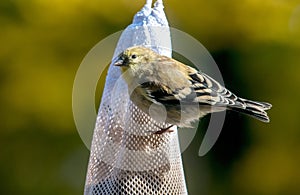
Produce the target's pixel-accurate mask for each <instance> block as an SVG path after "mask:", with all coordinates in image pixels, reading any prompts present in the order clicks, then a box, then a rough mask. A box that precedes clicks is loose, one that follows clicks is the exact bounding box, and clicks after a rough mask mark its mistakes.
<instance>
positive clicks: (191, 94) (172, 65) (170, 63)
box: [141, 56, 246, 108]
mask: <svg viewBox="0 0 300 195" xmlns="http://www.w3.org/2000/svg"><path fill="white" fill-rule="evenodd" d="M156 63H157V64H158V67H159V69H160V70H159V71H158V72H159V73H161V74H162V75H158V78H159V80H155V79H153V80H151V79H150V80H149V82H146V83H144V84H142V86H141V87H142V88H143V89H144V90H145V92H146V93H145V94H147V96H148V98H150V99H151V100H152V101H153V102H155V101H156V102H160V103H162V104H170V105H174V104H180V102H184V103H199V104H204V105H209V106H221V107H226V106H229V107H238V108H245V107H246V105H245V103H244V102H243V101H241V100H240V99H239V98H238V97H237V96H236V95H235V94H233V93H232V92H230V91H229V90H227V89H226V88H225V87H223V86H222V85H221V84H220V83H218V82H217V81H216V80H214V79H213V78H211V77H210V76H208V75H206V74H205V73H202V72H199V71H197V70H196V69H194V68H192V67H190V66H187V65H185V64H183V63H181V62H179V61H176V60H174V59H171V58H167V57H164V56H160V57H159V59H158V60H157V61H156Z"/></svg>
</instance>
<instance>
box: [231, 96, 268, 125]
mask: <svg viewBox="0 0 300 195" xmlns="http://www.w3.org/2000/svg"><path fill="white" fill-rule="evenodd" d="M238 100H239V101H240V102H241V103H242V104H244V105H245V107H231V108H230V109H231V110H234V111H237V112H241V113H244V114H247V115H249V116H252V117H254V118H256V119H258V120H260V121H262V122H265V123H268V122H270V119H269V117H268V114H267V112H266V111H265V110H269V109H270V108H271V107H272V105H271V104H269V103H267V102H256V101H252V100H247V99H243V98H239V99H238Z"/></svg>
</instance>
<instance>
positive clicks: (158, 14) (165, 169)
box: [84, 0, 187, 195]
mask: <svg viewBox="0 0 300 195" xmlns="http://www.w3.org/2000/svg"><path fill="white" fill-rule="evenodd" d="M151 4H152V1H150V0H148V1H147V3H146V4H145V6H144V7H143V8H142V9H141V10H140V11H139V12H138V13H137V14H136V15H135V17H134V19H133V23H132V24H131V25H129V26H128V27H127V28H126V29H125V30H124V31H123V33H122V35H121V37H120V39H119V42H118V44H117V47H116V49H115V53H114V57H115V56H117V55H118V54H119V53H120V52H121V51H123V50H125V49H126V48H128V47H131V46H134V45H144V46H146V47H150V48H152V49H154V50H155V51H157V52H158V53H160V54H163V55H166V56H171V38H170V30H169V26H168V22H167V19H166V16H165V13H164V11H163V4H162V1H161V0H158V1H157V2H156V3H155V4H154V7H153V8H151ZM167 126H169V124H166V123H163V122H157V121H154V119H152V118H151V117H150V116H149V115H147V114H145V113H144V112H142V111H141V110H140V109H139V108H138V107H136V106H135V105H134V104H133V103H132V102H131V101H130V98H129V94H128V88H127V85H126V84H125V82H124V80H123V79H122V77H121V71H120V70H119V68H118V67H114V66H110V68H109V70H108V75H107V78H106V84H105V88H104V92H103V96H102V100H101V105H100V108H99V112H98V116H97V121H96V126H95V129H94V135H93V141H92V145H91V153H90V159H89V165H88V172H87V177H86V184H85V191H84V193H85V195H100V194H101V195H102V194H104V195H114V194H118V195H119V194H160V195H161V194H187V190H186V185H185V179H184V173H183V167H182V160H181V153H180V148H179V141H178V134H177V128H176V127H172V129H173V130H174V132H172V133H163V134H161V135H157V134H154V133H153V132H155V131H159V130H160V129H159V128H158V127H167Z"/></svg>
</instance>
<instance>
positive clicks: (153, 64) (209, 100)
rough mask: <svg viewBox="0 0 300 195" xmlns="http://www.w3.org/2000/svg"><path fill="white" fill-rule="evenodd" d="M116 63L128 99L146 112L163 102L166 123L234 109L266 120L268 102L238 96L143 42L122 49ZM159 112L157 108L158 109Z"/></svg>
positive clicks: (185, 124) (185, 122) (183, 123)
mask: <svg viewBox="0 0 300 195" xmlns="http://www.w3.org/2000/svg"><path fill="white" fill-rule="evenodd" d="M112 63H113V65H114V66H116V67H120V69H121V72H122V77H123V79H124V80H125V82H126V84H127V86H128V89H129V91H130V99H131V101H132V102H133V103H134V104H135V105H136V106H137V107H138V108H139V109H141V110H142V111H144V112H146V113H148V114H149V108H150V107H151V105H153V104H154V105H157V106H164V108H165V110H166V115H167V116H166V119H165V121H164V122H166V123H168V124H171V125H170V126H169V127H167V128H161V130H160V131H157V132H156V133H157V134H162V133H164V132H167V131H170V132H171V130H170V127H172V126H173V125H176V126H178V127H187V128H190V127H193V122H195V121H197V120H199V119H200V118H202V117H204V116H205V115H207V114H209V113H213V112H221V111H225V110H232V111H237V112H240V113H243V114H246V115H249V116H252V117H254V118H256V119H258V120H260V121H262V122H266V123H268V122H269V121H270V119H269V117H268V115H267V113H266V110H269V109H270V108H271V107H272V105H271V104H270V103H267V102H259V101H252V100H248V99H244V98H241V97H238V96H237V95H235V94H234V93H232V92H231V91H229V90H228V89H226V88H225V87H224V86H222V85H221V84H220V83H219V82H217V81H216V80H215V79H213V78H211V77H210V76H208V75H207V74H205V73H204V72H202V71H200V70H197V69H195V68H193V67H191V66H188V65H186V64H184V63H182V62H180V61H177V60H175V59H173V58H170V57H167V56H164V55H160V54H159V53H157V52H155V51H153V50H152V49H149V48H146V47H144V46H133V47H129V48H127V49H125V50H124V51H123V52H121V53H120V54H119V55H118V56H117V57H116V58H114V59H113V61H112ZM158 114H159V112H158Z"/></svg>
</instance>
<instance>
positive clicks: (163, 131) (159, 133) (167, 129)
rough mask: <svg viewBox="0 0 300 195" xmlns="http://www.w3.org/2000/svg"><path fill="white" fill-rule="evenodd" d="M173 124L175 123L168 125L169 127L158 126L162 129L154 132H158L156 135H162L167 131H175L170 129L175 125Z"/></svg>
mask: <svg viewBox="0 0 300 195" xmlns="http://www.w3.org/2000/svg"><path fill="white" fill-rule="evenodd" d="M156 126H157V125H156ZM173 126H174V125H170V126H168V127H166V128H161V127H159V126H157V127H158V128H160V131H156V132H154V134H156V135H161V134H163V133H165V132H169V133H171V132H173V130H172V129H170V128H171V127H173Z"/></svg>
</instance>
